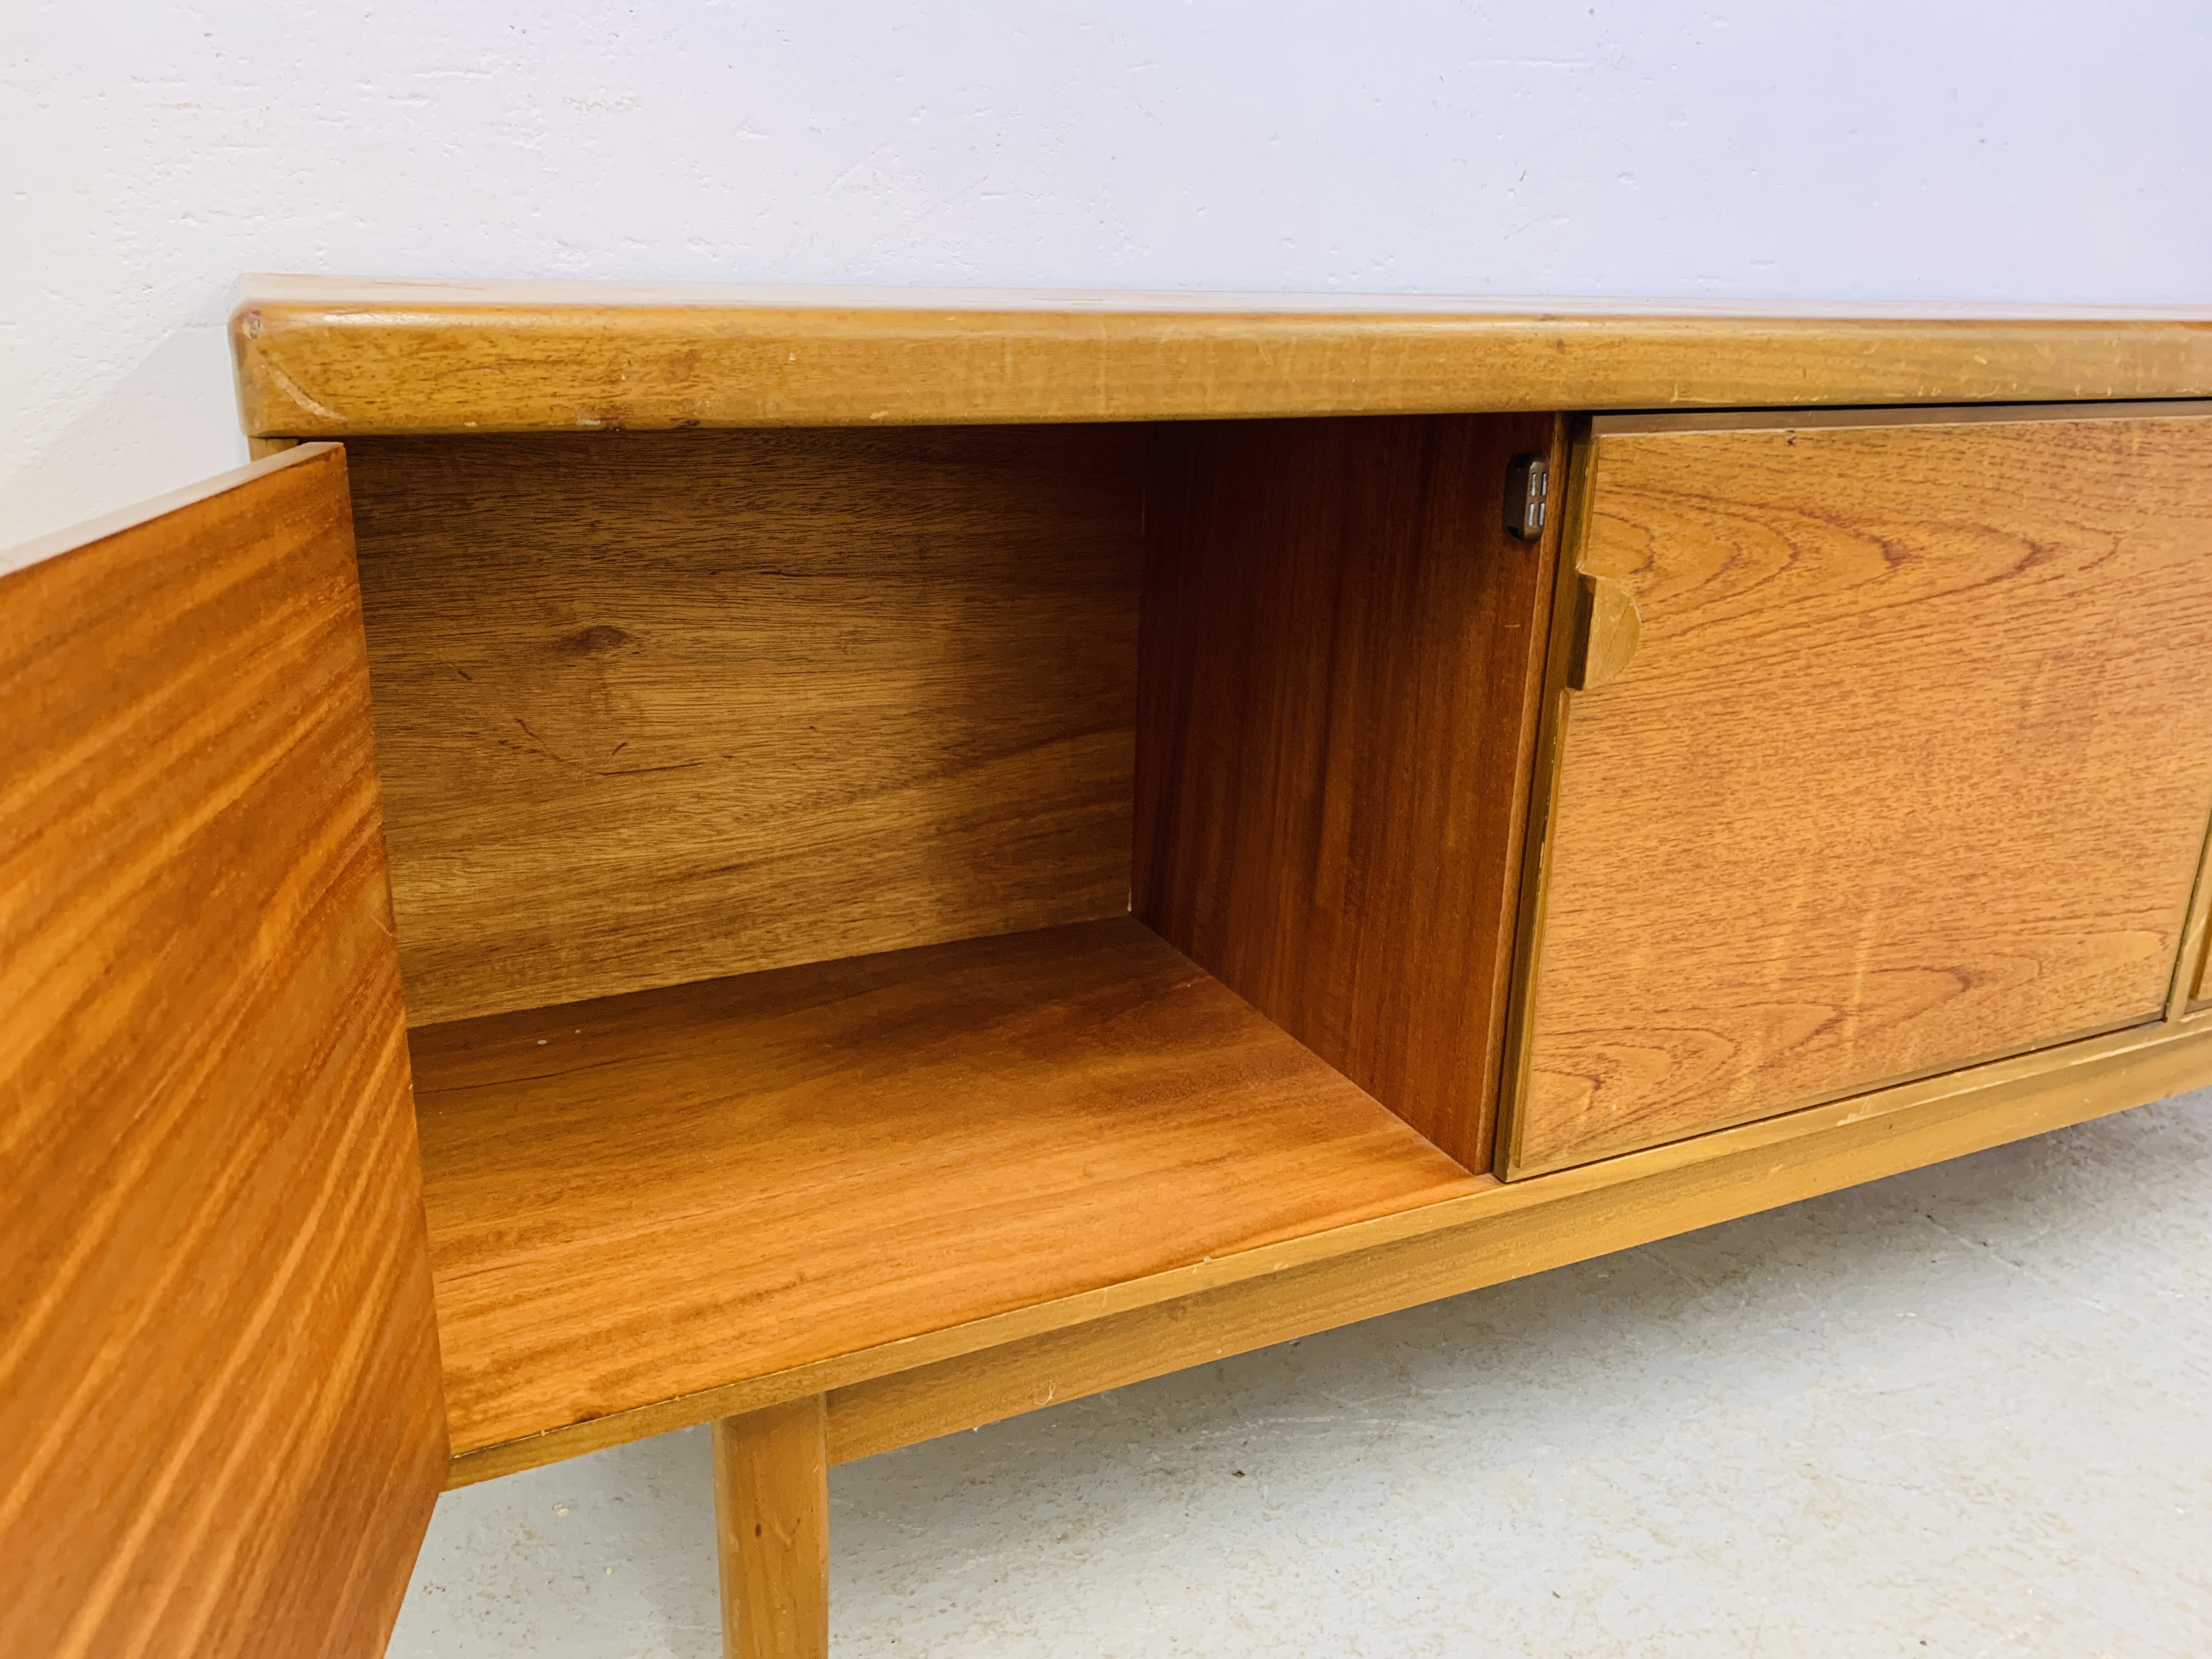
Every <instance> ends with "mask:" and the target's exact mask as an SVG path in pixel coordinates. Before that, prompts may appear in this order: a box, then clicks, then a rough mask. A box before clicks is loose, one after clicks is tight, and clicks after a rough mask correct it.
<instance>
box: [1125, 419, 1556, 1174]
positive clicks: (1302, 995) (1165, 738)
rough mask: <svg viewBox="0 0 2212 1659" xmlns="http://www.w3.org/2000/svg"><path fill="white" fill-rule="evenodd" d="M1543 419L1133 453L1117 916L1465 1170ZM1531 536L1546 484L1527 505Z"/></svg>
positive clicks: (1531, 575) (1514, 756) (1219, 436)
mask: <svg viewBox="0 0 2212 1659" xmlns="http://www.w3.org/2000/svg"><path fill="white" fill-rule="evenodd" d="M1561 431H1562V422H1560V421H1559V419H1558V418H1557V417H1555V416H1548V415H1543V416H1535V415H1531V416H1435V417H1424V418H1415V419H1382V420H1341V421H1299V422H1254V423H1248V424H1233V425H1232V424H1226V423H1225V424H1218V425H1205V426H1195V427H1188V428H1171V429H1168V430H1165V431H1163V432H1162V433H1160V434H1159V435H1158V439H1157V440H1156V451H1155V464H1154V480H1155V483H1154V489H1153V492H1152V506H1151V511H1150V516H1149V528H1148V536H1147V544H1148V555H1147V570H1146V599H1145V619H1144V634H1143V646H1142V652H1141V660H1142V667H1141V686H1142V690H1141V695H1140V701H1139V721H1138V734H1139V735H1138V769H1137V859H1136V870H1135V893H1136V908H1137V912H1138V915H1139V916H1140V917H1141V918H1143V920H1144V921H1146V922H1147V923H1148V924H1149V925H1150V926H1151V927H1153V928H1155V929H1156V930H1158V932H1159V933H1162V934H1163V935H1164V937H1165V938H1167V939H1168V940H1169V941H1170V943H1172V944H1174V945H1176V947H1177V948H1178V949H1180V950H1182V951H1184V952H1185V953H1186V954H1188V956H1190V957H1192V958H1193V959H1194V960H1195V961H1197V962H1198V963H1200V965H1201V966H1203V967H1205V968H1206V969H1208V970H1209V971H1210V972H1212V973H1213V974H1215V975H1218V977H1220V978H1221V979H1223V980H1224V981H1226V982H1227V983H1228V984H1229V985H1230V986H1231V987H1232V988H1233V989H1235V990H1236V991H1237V992H1238V993H1239V994H1242V995H1243V996H1244V997H1246V998H1248V999H1249V1000H1250V1001H1251V1002H1253V1004H1254V1005H1255V1006H1257V1007H1258V1008H1260V1010H1261V1012H1264V1013H1266V1014H1267V1016H1268V1017H1269V1018H1273V1020H1275V1021H1276V1022H1277V1023H1278V1024H1280V1025H1282V1026H1283V1028H1284V1029H1285V1030H1287V1031H1289V1032H1290V1033H1291V1035H1292V1036H1295V1037H1297V1038H1298V1039H1299V1040H1300V1041H1301V1042H1304V1043H1305V1044H1306V1045H1307V1046H1308V1047H1310V1048H1312V1049H1313V1050H1314V1051H1315V1052H1316V1054H1320V1055H1321V1056H1322V1058H1323V1059H1324V1060H1328V1062H1329V1063H1330V1064H1331V1065H1333V1066H1337V1067H1338V1068H1339V1069H1340V1070H1341V1071H1342V1072H1343V1073H1345V1074H1346V1076H1347V1077H1349V1078H1350V1079H1352V1081H1353V1082H1355V1083H1357V1084H1358V1085H1360V1086H1361V1087H1362V1088H1364V1089H1365V1090H1367V1091H1369V1092H1370V1094H1372V1095H1374V1096H1375V1097H1376V1098H1377V1099H1379V1100H1381V1101H1382V1102H1383V1103H1384V1104H1385V1105H1387V1106H1389V1107H1390V1108H1391V1109H1393V1110H1394V1111H1395V1112H1397V1113H1398V1114H1399V1115H1401V1116H1402V1117H1404V1118H1405V1119H1406V1120H1407V1121H1408V1122H1410V1123H1411V1124H1413V1127H1415V1128H1417V1129H1419V1131H1420V1132H1421V1133H1424V1134H1425V1135H1426V1136H1428V1137H1429V1139H1431V1140H1432V1141H1434V1142H1435V1143H1436V1144H1437V1146H1439V1147H1441V1148H1442V1149H1443V1151H1445V1152H1449V1154H1451V1156H1453V1157H1454V1158H1457V1159H1459V1160H1460V1161H1461V1162H1462V1164H1467V1165H1468V1166H1469V1167H1471V1168H1482V1167H1485V1166H1486V1162H1487V1160H1488V1158H1489V1152H1490V1142H1491V1135H1492V1126H1493V1124H1494V1122H1495V1119H1496V1106H1497V1079H1498V1051H1499V1046H1500V1042H1501V1041H1502V1037H1503V1033H1504V1012H1505V995H1506V989H1507V984H1508V979H1509V972H1508V970H1509V967H1510V956H1511V951H1512V934H1513V918H1514V913H1515V906H1516V899H1517V891H1518V879H1519V871H1520V865H1521V842H1522V833H1523V829H1524V825H1525V822H1526V818H1527V811H1528V780H1529V768H1530V757H1531V750H1532V747H1533V737H1534V726H1535V714H1536V708H1537V702H1538V694H1539V690H1540V686H1541V675H1542V667H1543V653H1544V645H1545V639H1546V624H1547V608H1548V603H1549V595H1550V593H1551V591H1552V570H1553V562H1554V560H1555V558H1556V556H1557V553H1556V539H1557V537H1556V531H1555V530H1547V532H1546V533H1545V534H1544V536H1543V537H1542V538H1541V539H1540V540H1539V541H1537V542H1534V543H1528V542H1522V541H1519V540H1516V539H1515V538H1512V537H1511V536H1509V535H1508V534H1507V533H1506V531H1505V527H1504V496H1505V489H1506V475H1507V471H1508V469H1509V467H1510V465H1511V463H1512V461H1513V459H1515V458H1516V456H1519V455H1522V454H1527V453H1539V454H1543V455H1545V456H1547V458H1548V459H1549V460H1550V462H1551V465H1552V471H1553V477H1554V479H1555V480H1556V478H1557V477H1558V476H1559V463H1560V460H1561V459H1562V456H1561ZM1552 494H1553V519H1554V520H1556V517H1557V513H1556V509H1557V505H1558V495H1559V490H1558V488H1557V485H1556V483H1554V486H1553V492H1552Z"/></svg>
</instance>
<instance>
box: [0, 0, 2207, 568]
mask: <svg viewBox="0 0 2212 1659" xmlns="http://www.w3.org/2000/svg"><path fill="white" fill-rule="evenodd" d="M2208 46H2212V10H2208V9H2207V8H2206V7H2204V6H2203V3H2202V0H2136V3H2121V4H2118V5H2094V6H2093V5H2089V4H2086V3H2080V0H2075V3H2058V0H2007V3H1998V0H1983V3H1979V4H1973V3H1954V4H1950V5H1945V6H1929V5H1925V4H1923V3H1919V0H1856V3H1840V0H1820V3H1806V4H1800V5H1790V6H1779V5H1774V6H1768V5H1760V6H1745V7H1741V8H1738V7H1732V6H1725V5H1723V6H1707V5H1698V4H1691V3H1683V0H1670V3H1651V0H1631V3H1626V4H1623V3H1601V4H1597V5H1583V4H1568V5H1556V6H1529V5H1523V6H1519V7H1510V6H1504V5H1468V4H1445V3H1437V0H1408V3H1401V4H1393V5H1387V6H1372V7H1346V6H1323V5H1319V4H1311V3H1306V4H1295V5H1290V6H1285V5H1283V4H1280V3H1277V4H1264V3H1259V0H1233V3H1229V0H1225V3H1211V4H1205V3H1199V4H1191V3H1165V0H1117V3H1115V4H1113V5H1110V6H1109V5H1096V4H1088V5H1048V6H1037V5H1034V4H1018V3H1014V0H981V3H969V4H949V3H948V4H939V5H936V6H933V7H921V6H908V5H900V4H896V3H890V0H866V3H864V0H762V3H752V4H717V3H714V0H683V3H677V0H635V3H631V4H607V3H586V4H581V5H568V6H556V7H550V8H544V7H523V6H493V5H483V4H477V5H465V6H455V5H450V4H441V3H432V0H357V3H355V4H351V5H347V6H343V7H332V6H321V5H312V4H311V5H305V6H296V7H273V6H268V5H249V4H245V3H241V0H200V3H190V4H186V3H162V0H114V3H108V4H103V5H98V6H88V5H84V4H81V3H71V0H9V4H7V5H6V6H4V7H0V422H4V427H0V546H4V545H5V544H8V543H10V542H14V541H15V540H18V539H20V538H24V537H27V536H30V535H33V534H35V533H38V532H42V531H45V530H48V529H52V528H55V527H58V526H62V525H65V524H69V523H71V522H74V521H76V520H79V519H82V518H85V517H88V516H90V515H92V514H94V513H100V512H106V511H108V510H111V509H112V508H114V507H118V506H123V505H126V504H128V503H129V502H131V501H135V500H137V499H139V498H142V497H143V496H145V495H150V494H153V493H155V492H157V491H160V490H162V489H170V488H173V487H174V486H176V485H179V484H181V483H186V482H189V481H191V479H193V478H196V477H202V476H204V475H206V474H208V473H210V472H213V471H219V470H221V469H222V468H224V467H227V466H231V465H237V464H239V463H240V460H242V459H243V456H244V447H243V445H242V443H241V441H240V439H239V438H238V436H237V435H236V428H235V422H234V415H233V410H232V403H231V391H230V382H229V370H228V362H227V358H226V356H225V353H224V349H223V343H222V319H223V316H224V313H225V312H226V310H227V303H226V300H227V295H228V290H229V288H230V285H231V283H233V281H234V279H235V278H236V277H237V276H239V275H240V273H241V272H245V271H249V270H283V271H307V272H317V273H345V274H356V275H389V276H624V277H659V278H671V279H723V280H732V281H754V282H784V281H788V282H869V283H972V284H976V285H981V286H1022V285H1048V286H1125V287H1141V288H1153V289H1179V288H1198V289H1258V290H1271V291H1272V290H1290V291H1297V290H1304V291H1313V290H1331V289H1333V290H1338V291H1357V290H1377V291H1388V290H1401V291H1428V292H1440V293H1449V292H1463V293H1469V294H1516V293H1518V294H1561V295H1666V296H1675V295H1712V296H1729V295H1742V296H1766V297H1785V298H1786V297H1804V298H1814V297H1821V296H1833V297H1838V298H1872V299H1906V300H1909V299H1916V298H1928V299H1975V298H1991V299H1999V298H2002V299H2019V300H2047V301H2064V300H2100V301H2212V212H2208V211H2207V209H2208V208H2212V199H2208V197H2212V192H2208V189H2207V181H2208V176H2209V175H2212V163H2208V161H2207V159H2206V158H2207V157H2208V156H2209V155H2212V100H2207V99H2206V98H2204V97H2203V88H2202V75H2203V66H2204V64H2205V62H2206V61H2207V56H2206V55H2207V49H2208Z"/></svg>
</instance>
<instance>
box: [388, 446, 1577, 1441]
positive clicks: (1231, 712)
mask: <svg viewBox="0 0 2212 1659" xmlns="http://www.w3.org/2000/svg"><path fill="white" fill-rule="evenodd" d="M1560 426H1561V423H1560V422H1559V420H1558V419H1557V418H1556V417H1553V416H1481V417H1468V416H1430V417H1411V418H1395V417H1374V418H1362V419H1342V420H1300V421H1272V422H1210V423H1194V424H1188V425H1158V426H1150V427H1147V426H1135V425H1069V426H1021V427H997V428H992V427H965V428H959V427H953V428H881V429H869V428H827V429H781V430H738V431H714V432H708V431H690V432H673V433H653V434H579V435H556V436H544V435H484V436H463V437H435V438H433V437H410V438H381V439H380V438H367V439H355V440H349V441H348V444H347V456H348V465H349V471H350V475H351V487H352V492H353V499H354V504H355V516H356V541H357V545H358V550H359V558H360V568H361V575H362V596H363V603H364V610H365V616H366V621H367V629H368V645H369V659H370V670H371V682H372V690H373V697H374V710H375V721H376V741H377V764H378V770H379V774H380V782H381V788H382V796H383V805H384V815H385V823H386V836H387V841H388V846H389V852H390V866H391V879H392V896H393V905H394V909H395V915H396V927H397V932H398V947H399V957H400V963H401V973H402V979H403V984H404V994H405V997H406V1000H407V1005H408V1009H409V1018H410V1026H411V1028H412V1048H413V1053H414V1069H415V1078H416V1103H417V1110H418V1116H419V1120H420V1127H421V1134H422V1163H423V1170H424V1183H425V1187H424V1190H425V1200H426V1205H427V1207H428V1218H429V1226H430V1236H431V1241H432V1251H433V1260H434V1267H435V1273H436V1276H437V1281H438V1293H439V1305H440V1322H441V1338H442V1341H443V1344H444V1349H445V1361H444V1363H445V1369H446V1373H447V1407H448V1412H449V1415H450V1417H451V1420H452V1424H453V1437H454V1449H455V1451H456V1453H463V1452H466V1451H469V1450H471V1449H478V1448H481V1447H483V1446H487V1445H492V1444H497V1443H503V1442H506V1441H509V1440H512V1439H515V1438H519V1437H523V1436H526V1435H529V1434H532V1433H535V1432H538V1431H543V1430H544V1429H548V1428H551V1427H556V1426H562V1425H568V1424H572V1423H575V1422H579V1421H582V1420H586V1419H592V1418H597V1417H601V1416H605V1415H609V1414H611V1413H619V1412H623V1411H635V1410H639V1409H641V1408H646V1407H651V1406H652V1405H653V1403H654V1402H657V1401H665V1400H670V1399H672V1398H674V1397H676V1396H678V1395H687V1394H697V1393H699V1392H701V1391H702V1390H706V1389H714V1388H716V1387H718V1386H722V1385H726V1384H728V1383H733V1382H736V1381H738V1380H741V1379H743V1378H745V1377H750V1376H762V1375H766V1374H769V1373H771V1372H774V1371H778V1370H785V1369H788V1368H789V1367H792V1366H794V1365H799V1364H808V1363H811V1362H813V1361H817V1360H820V1359H823V1358H829V1357H833V1356H835V1355H838V1354H842V1353H847V1352H855V1351H858V1350H861V1349H865V1348H868V1347H871V1346H876V1345H879V1344H883V1343H887V1342H893V1341H896V1340H900V1339H901V1338H902V1337H907V1336H911V1335H914V1334H918V1333H920V1332H923V1331H927V1330H930V1329H933V1328H940V1327H942V1326H945V1325H947V1324H951V1323H953V1322H961V1321H966V1320H972V1319H977V1318H982V1317H987V1316H991V1315H993V1314H996V1313H1000V1312H1006V1311H1009V1310H1017V1309H1019V1308H1022V1307H1025V1306H1030V1305H1034V1304H1036V1303H1038V1302H1041V1301H1047V1300H1051V1299H1054V1298H1056V1297H1065V1296H1069V1295H1075V1294H1079V1293H1082V1292H1085V1291H1091V1290H1095V1289H1097V1288H1098V1287H1100V1286H1103V1285H1109V1284H1114V1283H1117V1282H1121V1281H1124V1280H1127V1279H1133V1278H1139V1277H1142V1276H1143V1275H1145V1274H1146V1273H1155V1272H1160V1271H1164V1270H1166V1269H1169V1268H1171V1267H1178V1266H1182V1265H1185V1264H1188V1263H1190V1262H1194V1261H1201V1260H1203V1259H1205V1258H1206V1257H1209V1256H1212V1255H1223V1254H1227V1253H1229V1252H1231V1251H1234V1250H1237V1249H1247V1248H1250V1247H1252V1246H1255V1245H1257V1244H1260V1243H1267V1242H1270V1241H1273V1240H1276V1239H1279V1238H1284V1237H1292V1236H1296V1235H1297V1234H1300V1233H1303V1232H1305V1231H1318V1230H1320V1229H1322V1228H1325V1227H1328V1226H1333V1225H1340V1224H1342V1223H1344V1222H1346V1221H1349V1220H1355V1219H1358V1218H1361V1217H1364V1216H1368V1215H1374V1214H1380V1213H1384V1212H1389V1211H1391V1210H1394V1209H1400V1208H1404V1207H1407V1206H1413V1205H1416V1204H1420V1203H1425V1202H1430V1201H1433V1200H1437V1199H1439V1198H1442V1197H1445V1196H1449V1195H1450V1194H1454V1193H1456V1192H1461V1191H1464V1190H1468V1189H1469V1188H1471V1187H1472V1186H1474V1185H1477V1184H1480V1182H1482V1181H1485V1180H1486V1179H1487V1177H1486V1176H1475V1175H1472V1174H1470V1173H1469V1171H1471V1170H1485V1169H1486V1168H1487V1166H1488V1161H1489V1158H1490V1155H1491V1139H1492V1134H1493V1132H1494V1124H1495V1120H1496V1093H1497V1073H1498V1045H1499V1042H1500V1041H1501V1039H1502V1033H1503V1030H1504V1004H1505V1000H1506V984H1507V977H1508V973H1509V968H1510V958H1511V954H1512V932H1513V927H1514V915H1515V908H1516V902H1517V883H1518V872H1519V867H1520V863H1521V852H1522V842H1521V838H1522V833H1523V825H1524V820H1525V817H1526V812H1527V798H1528V765H1529V755H1530V752H1531V750H1532V748H1533V732H1534V720H1535V718H1536V712H1537V707H1538V702H1539V696H1538V694H1539V690H1540V687H1541V674H1542V662H1541V655H1542V648H1543V647H1542V641H1544V639H1545V637H1546V634H1547V627H1546V617H1547V607H1548V605H1549V601H1550V594H1551V590H1552V586H1553V581H1552V574H1553V565H1554V562H1555V560H1556V546H1555V539H1556V532H1551V533H1550V534H1548V535H1547V538H1545V539H1543V540H1541V541H1540V542H1535V543H1528V542H1522V541H1517V540H1516V539H1514V538H1511V537H1510V536H1508V535H1507V534H1506V533H1505V530H1504V521H1503V513H1502V501H1503V491H1504V479H1505V474H1506V471H1507V469H1508V467H1509V465H1510V463H1511V462H1512V460H1513V459H1514V458H1515V457H1516V456H1517V455H1521V454H1525V453H1546V454H1547V455H1549V456H1551V457H1552V459H1553V461H1554V471H1555V473H1557V472H1560V471H1563V468H1561V467H1560V466H1559V465H1558V464H1559V461H1560V460H1562V459H1563V457H1562V456H1561V454H1560V453H1559V449H1560ZM1554 516H1555V518H1556V514H1555V515H1554Z"/></svg>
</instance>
